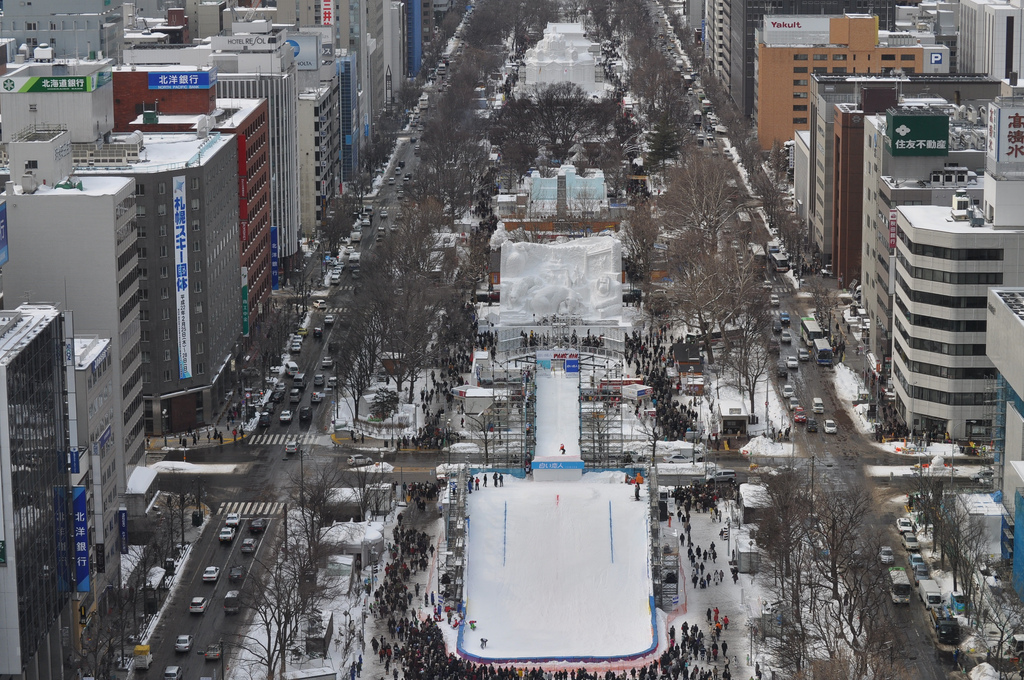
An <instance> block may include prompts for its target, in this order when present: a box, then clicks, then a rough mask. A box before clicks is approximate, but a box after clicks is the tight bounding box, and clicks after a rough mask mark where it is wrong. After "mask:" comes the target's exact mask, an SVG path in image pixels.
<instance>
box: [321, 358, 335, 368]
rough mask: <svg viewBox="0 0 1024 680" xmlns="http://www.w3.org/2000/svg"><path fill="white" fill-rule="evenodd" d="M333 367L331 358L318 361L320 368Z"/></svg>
mask: <svg viewBox="0 0 1024 680" xmlns="http://www.w3.org/2000/svg"><path fill="white" fill-rule="evenodd" d="M332 366H334V359H333V358H331V357H329V356H328V357H324V358H323V359H321V360H320V368H330V367H332Z"/></svg>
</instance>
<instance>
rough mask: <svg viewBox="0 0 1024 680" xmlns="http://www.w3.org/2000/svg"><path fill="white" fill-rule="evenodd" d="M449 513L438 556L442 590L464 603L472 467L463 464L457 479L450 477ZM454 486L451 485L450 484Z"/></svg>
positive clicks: (452, 599)
mask: <svg viewBox="0 0 1024 680" xmlns="http://www.w3.org/2000/svg"><path fill="white" fill-rule="evenodd" d="M448 484H449V489H448V494H449V497H448V516H447V517H446V518H445V532H444V537H445V543H444V545H443V546H442V550H441V555H440V556H439V557H438V560H437V564H438V571H439V572H440V574H439V575H438V582H439V584H440V587H439V592H440V593H441V595H442V596H443V597H444V601H445V602H454V603H461V602H462V601H463V600H462V596H463V591H464V589H465V585H466V533H467V531H468V528H469V527H468V524H467V522H468V520H467V517H466V499H467V497H468V496H469V493H468V492H467V489H468V488H469V469H468V468H467V467H466V466H462V467H461V468H460V469H459V474H458V478H457V480H456V481H454V482H453V481H452V480H450V479H449V481H448ZM452 484H454V485H455V488H454V489H452V488H451V485H452Z"/></svg>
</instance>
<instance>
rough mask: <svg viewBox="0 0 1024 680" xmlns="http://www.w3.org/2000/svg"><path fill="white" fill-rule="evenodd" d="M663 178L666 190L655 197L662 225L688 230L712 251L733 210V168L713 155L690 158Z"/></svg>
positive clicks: (673, 228)
mask: <svg viewBox="0 0 1024 680" xmlns="http://www.w3.org/2000/svg"><path fill="white" fill-rule="evenodd" d="M667 181H668V185H669V186H668V191H666V192H665V195H664V196H662V197H661V198H660V200H659V207H661V209H662V210H664V212H665V221H666V227H667V228H669V229H672V230H674V231H692V232H694V233H695V234H697V235H699V237H700V238H701V240H703V241H704V244H705V249H711V250H716V249H717V248H718V246H719V241H720V239H721V231H722V228H723V227H724V226H725V223H726V222H727V221H728V219H729V218H730V217H732V216H733V214H735V212H736V207H735V205H734V202H735V201H736V200H737V198H738V192H737V190H736V187H735V184H736V182H735V168H733V167H732V164H731V163H729V162H728V161H726V160H724V159H721V158H717V157H712V158H711V159H707V158H701V159H700V160H699V161H698V160H697V159H691V161H690V162H688V163H686V164H685V165H683V166H682V167H679V168H676V169H674V170H672V171H670V172H669V173H668V178H667ZM730 183H731V184H730Z"/></svg>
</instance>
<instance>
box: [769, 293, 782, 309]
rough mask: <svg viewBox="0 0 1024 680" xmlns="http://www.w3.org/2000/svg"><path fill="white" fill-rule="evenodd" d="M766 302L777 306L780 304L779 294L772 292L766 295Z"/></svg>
mask: <svg viewBox="0 0 1024 680" xmlns="http://www.w3.org/2000/svg"><path fill="white" fill-rule="evenodd" d="M768 302H770V303H771V305H772V307H778V306H779V304H780V302H779V296H778V295H776V294H775V293H772V294H771V295H769V296H768Z"/></svg>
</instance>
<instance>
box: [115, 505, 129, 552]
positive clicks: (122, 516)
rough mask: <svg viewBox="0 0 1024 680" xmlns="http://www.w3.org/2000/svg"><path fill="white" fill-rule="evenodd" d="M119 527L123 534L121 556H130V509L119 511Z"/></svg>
mask: <svg viewBox="0 0 1024 680" xmlns="http://www.w3.org/2000/svg"><path fill="white" fill-rule="evenodd" d="M117 526H118V529H119V530H120V534H121V554H122V555H127V554H128V508H125V507H121V508H118V509H117Z"/></svg>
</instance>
